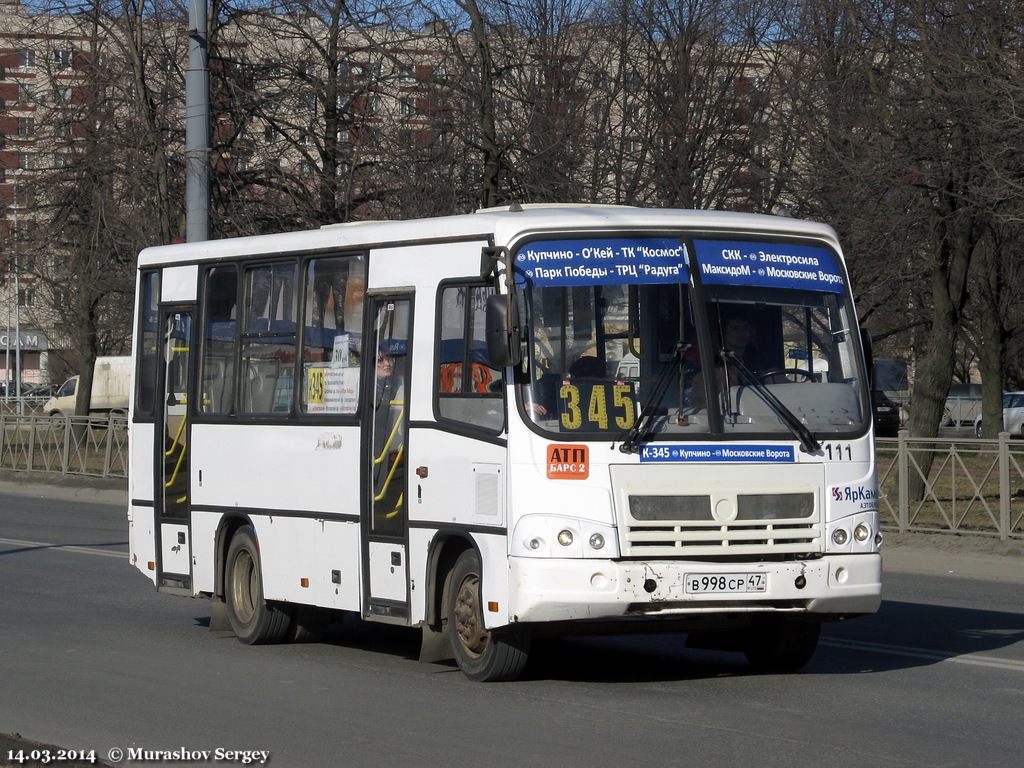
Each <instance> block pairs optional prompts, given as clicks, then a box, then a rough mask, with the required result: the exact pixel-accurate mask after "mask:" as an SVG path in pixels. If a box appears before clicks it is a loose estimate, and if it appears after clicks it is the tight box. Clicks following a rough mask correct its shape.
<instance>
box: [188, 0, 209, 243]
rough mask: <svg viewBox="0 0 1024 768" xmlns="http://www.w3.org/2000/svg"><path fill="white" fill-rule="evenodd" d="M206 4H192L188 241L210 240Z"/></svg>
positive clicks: (194, 1)
mask: <svg viewBox="0 0 1024 768" xmlns="http://www.w3.org/2000/svg"><path fill="white" fill-rule="evenodd" d="M206 30H207V8H206V0H189V4H188V69H187V70H186V71H185V198H186V200H185V213H186V220H185V222H186V230H185V235H186V239H187V240H188V242H190V243H194V242H198V241H201V240H209V239H210V159H209V156H210V75H209V70H208V69H207V49H206V46H207V36H206Z"/></svg>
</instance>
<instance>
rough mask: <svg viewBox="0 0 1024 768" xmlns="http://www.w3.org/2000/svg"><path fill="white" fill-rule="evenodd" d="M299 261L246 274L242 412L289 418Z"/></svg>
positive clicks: (292, 390)
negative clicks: (270, 414)
mask: <svg viewBox="0 0 1024 768" xmlns="http://www.w3.org/2000/svg"><path fill="white" fill-rule="evenodd" d="M296 268H297V265H296V263H295V262H283V263H278V264H261V265H259V266H255V267H251V268H249V269H247V270H246V274H245V289H246V295H245V302H246V303H245V310H246V323H245V334H244V335H243V337H242V364H243V368H242V371H241V382H242V392H241V395H242V397H241V403H240V409H239V410H240V411H241V412H243V413H254V414H255V413H267V414H269V413H275V414H286V413H289V412H290V411H291V404H292V400H293V394H294V390H295V362H296V343H295V335H296V333H295V331H296V314H297V313H296V297H295V290H296V285H295V284H296V272H297V269H296Z"/></svg>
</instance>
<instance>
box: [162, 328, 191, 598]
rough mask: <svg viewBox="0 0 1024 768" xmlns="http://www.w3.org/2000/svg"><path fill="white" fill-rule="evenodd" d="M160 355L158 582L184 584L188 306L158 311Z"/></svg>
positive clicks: (187, 582)
mask: <svg viewBox="0 0 1024 768" xmlns="http://www.w3.org/2000/svg"><path fill="white" fill-rule="evenodd" d="M162 328H163V339H162V341H163V355H162V357H161V358H159V359H160V361H161V363H162V370H161V372H160V378H161V380H162V382H163V386H162V394H163V399H162V401H161V405H160V406H159V414H160V416H159V423H158V424H157V429H156V432H155V434H156V438H157V445H156V446H155V449H156V467H157V480H158V483H157V486H156V493H155V496H156V498H155V501H156V503H157V519H158V521H159V528H160V532H159V535H158V540H159V541H158V549H157V551H158V553H159V559H158V562H157V574H158V578H159V586H164V587H171V588H175V587H178V588H182V589H187V588H189V587H191V581H192V554H191V537H190V535H189V488H190V479H191V478H190V473H189V452H188V436H189V428H188V418H187V413H188V384H189V381H190V357H191V342H192V312H191V310H182V309H180V308H170V309H165V310H164V311H163V319H162Z"/></svg>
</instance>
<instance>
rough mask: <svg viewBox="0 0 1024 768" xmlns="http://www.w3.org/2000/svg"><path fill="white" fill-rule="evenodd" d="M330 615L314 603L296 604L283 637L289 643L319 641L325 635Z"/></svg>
mask: <svg viewBox="0 0 1024 768" xmlns="http://www.w3.org/2000/svg"><path fill="white" fill-rule="evenodd" d="M330 623H331V615H330V613H329V612H328V611H327V610H326V609H324V608H318V607H316V606H315V605H296V606H295V607H294V608H293V609H292V620H291V623H290V624H289V625H288V634H287V635H286V637H285V639H286V640H287V641H288V642H289V643H319V642H320V641H322V640H323V639H324V637H326V636H327V627H328V626H329V625H330Z"/></svg>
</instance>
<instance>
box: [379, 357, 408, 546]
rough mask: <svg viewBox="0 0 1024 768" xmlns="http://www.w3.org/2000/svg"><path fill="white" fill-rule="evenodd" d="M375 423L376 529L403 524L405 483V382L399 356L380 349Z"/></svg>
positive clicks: (396, 526)
mask: <svg viewBox="0 0 1024 768" xmlns="http://www.w3.org/2000/svg"><path fill="white" fill-rule="evenodd" d="M373 404H374V423H373V496H374V504H373V510H374V516H373V518H374V519H373V524H374V531H376V532H378V533H387V532H389V529H395V530H396V531H398V530H400V528H401V519H400V515H399V512H400V511H401V507H402V504H403V503H404V498H403V490H404V487H405V433H404V429H403V418H404V415H405V384H404V382H403V380H402V377H401V374H400V373H399V371H398V365H397V361H396V359H395V356H394V355H393V354H391V353H390V351H389V350H388V349H387V347H386V345H382V347H381V348H380V349H379V350H378V354H377V371H376V388H375V391H374V401H373Z"/></svg>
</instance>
